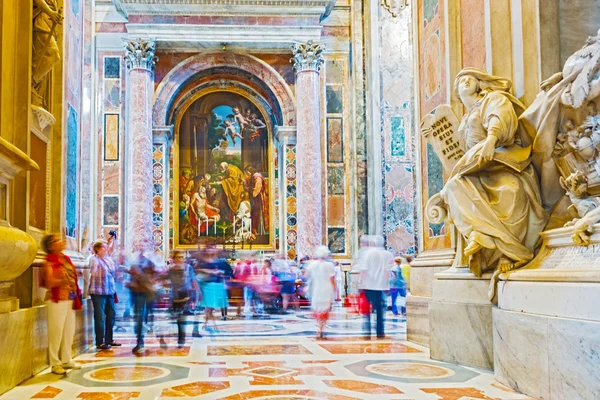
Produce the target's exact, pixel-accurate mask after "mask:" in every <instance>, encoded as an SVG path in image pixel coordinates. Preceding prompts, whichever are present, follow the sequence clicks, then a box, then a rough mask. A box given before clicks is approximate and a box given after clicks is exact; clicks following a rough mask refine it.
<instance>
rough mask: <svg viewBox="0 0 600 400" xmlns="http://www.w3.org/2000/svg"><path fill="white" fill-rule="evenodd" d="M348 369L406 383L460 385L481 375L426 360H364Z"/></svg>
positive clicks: (454, 366)
mask: <svg viewBox="0 0 600 400" xmlns="http://www.w3.org/2000/svg"><path fill="white" fill-rule="evenodd" d="M321 346H323V345H321ZM408 353H410V352H408ZM346 368H347V369H348V370H349V371H350V372H353V373H354V374H356V375H358V376H364V377H367V378H375V379H383V380H388V381H395V382H405V383H423V382H424V381H426V382H427V383H454V382H456V383H458V382H466V381H468V380H470V379H473V378H474V377H476V376H479V373H477V372H475V371H473V370H471V369H467V368H465V367H461V366H460V365H454V364H446V363H444V364H442V363H436V362H433V361H425V360H398V361H394V362H390V361H383V360H381V361H375V360H363V361H360V362H357V363H353V364H349V365H347V366H346Z"/></svg>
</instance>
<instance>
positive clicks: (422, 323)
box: [406, 250, 455, 347]
mask: <svg viewBox="0 0 600 400" xmlns="http://www.w3.org/2000/svg"><path fill="white" fill-rule="evenodd" d="M454 257H455V252H454V250H438V251H427V252H424V253H422V254H420V255H419V256H418V257H417V258H416V259H415V260H414V261H413V262H411V263H410V265H411V267H412V268H411V271H410V294H409V295H408V296H407V297H406V338H407V340H408V341H410V342H414V343H417V344H420V345H421V346H427V347H429V304H430V303H431V301H432V293H433V280H434V278H433V277H434V276H435V274H437V273H438V272H443V271H446V270H447V269H448V267H450V266H451V265H452V262H453V261H454Z"/></svg>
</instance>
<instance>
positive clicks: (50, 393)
mask: <svg viewBox="0 0 600 400" xmlns="http://www.w3.org/2000/svg"><path fill="white" fill-rule="evenodd" d="M61 392H62V389H59V388H55V387H53V386H46V387H45V388H43V389H42V390H41V391H39V392H37V393H36V394H34V395H33V396H32V397H31V398H32V399H53V398H55V397H56V396H58V395H59V394H60V393H61Z"/></svg>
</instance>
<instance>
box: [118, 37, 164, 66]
mask: <svg viewBox="0 0 600 400" xmlns="http://www.w3.org/2000/svg"><path fill="white" fill-rule="evenodd" d="M124 47H125V62H126V64H127V68H128V69H132V68H145V69H148V70H150V71H154V65H155V64H156V62H157V61H158V58H157V57H155V56H154V53H155V51H156V42H155V41H153V40H143V39H141V38H137V39H135V40H131V41H127V42H125V44H124Z"/></svg>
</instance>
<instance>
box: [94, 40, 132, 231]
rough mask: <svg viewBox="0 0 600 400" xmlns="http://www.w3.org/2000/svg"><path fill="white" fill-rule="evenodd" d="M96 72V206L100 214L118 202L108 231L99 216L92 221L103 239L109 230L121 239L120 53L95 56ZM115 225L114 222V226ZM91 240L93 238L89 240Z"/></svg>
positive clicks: (122, 104) (122, 95) (122, 92)
mask: <svg viewBox="0 0 600 400" xmlns="http://www.w3.org/2000/svg"><path fill="white" fill-rule="evenodd" d="M96 57H97V64H98V65H99V66H100V67H99V68H98V69H97V71H96V72H97V75H96V90H97V91H98V92H99V93H101V96H99V98H98V100H99V103H98V104H97V114H96V118H97V120H96V121H97V130H96V132H97V144H98V147H97V150H96V151H97V157H98V160H99V163H98V170H97V176H98V180H97V183H96V185H97V186H96V191H97V199H96V204H97V207H98V209H99V210H104V209H105V206H106V201H107V200H106V199H107V198H109V197H114V196H117V197H118V198H119V201H118V202H114V200H108V201H112V202H114V203H111V212H114V209H115V207H116V210H117V212H118V215H117V216H116V217H111V218H110V220H111V221H112V222H111V224H110V227H105V226H106V225H107V223H106V222H107V221H106V220H105V219H106V218H105V215H104V213H102V212H98V213H97V215H98V217H97V220H96V221H95V224H96V227H97V231H98V235H103V236H104V237H106V235H107V232H108V231H109V230H111V229H115V228H116V229H117V231H118V232H119V237H122V234H123V226H122V224H120V222H121V221H123V218H124V214H123V207H124V203H123V201H122V199H123V197H122V187H123V183H122V176H123V175H122V173H121V172H122V168H123V163H122V162H121V160H122V156H123V152H124V151H125V149H124V146H123V144H124V142H123V140H124V131H125V126H124V124H123V118H122V115H125V102H124V101H123V99H124V98H125V84H124V83H125V81H124V79H123V78H122V77H121V75H122V71H123V70H124V58H123V55H122V53H121V52H120V51H98V52H97V54H96ZM115 221H116V222H115ZM92 239H93V238H92Z"/></svg>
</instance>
